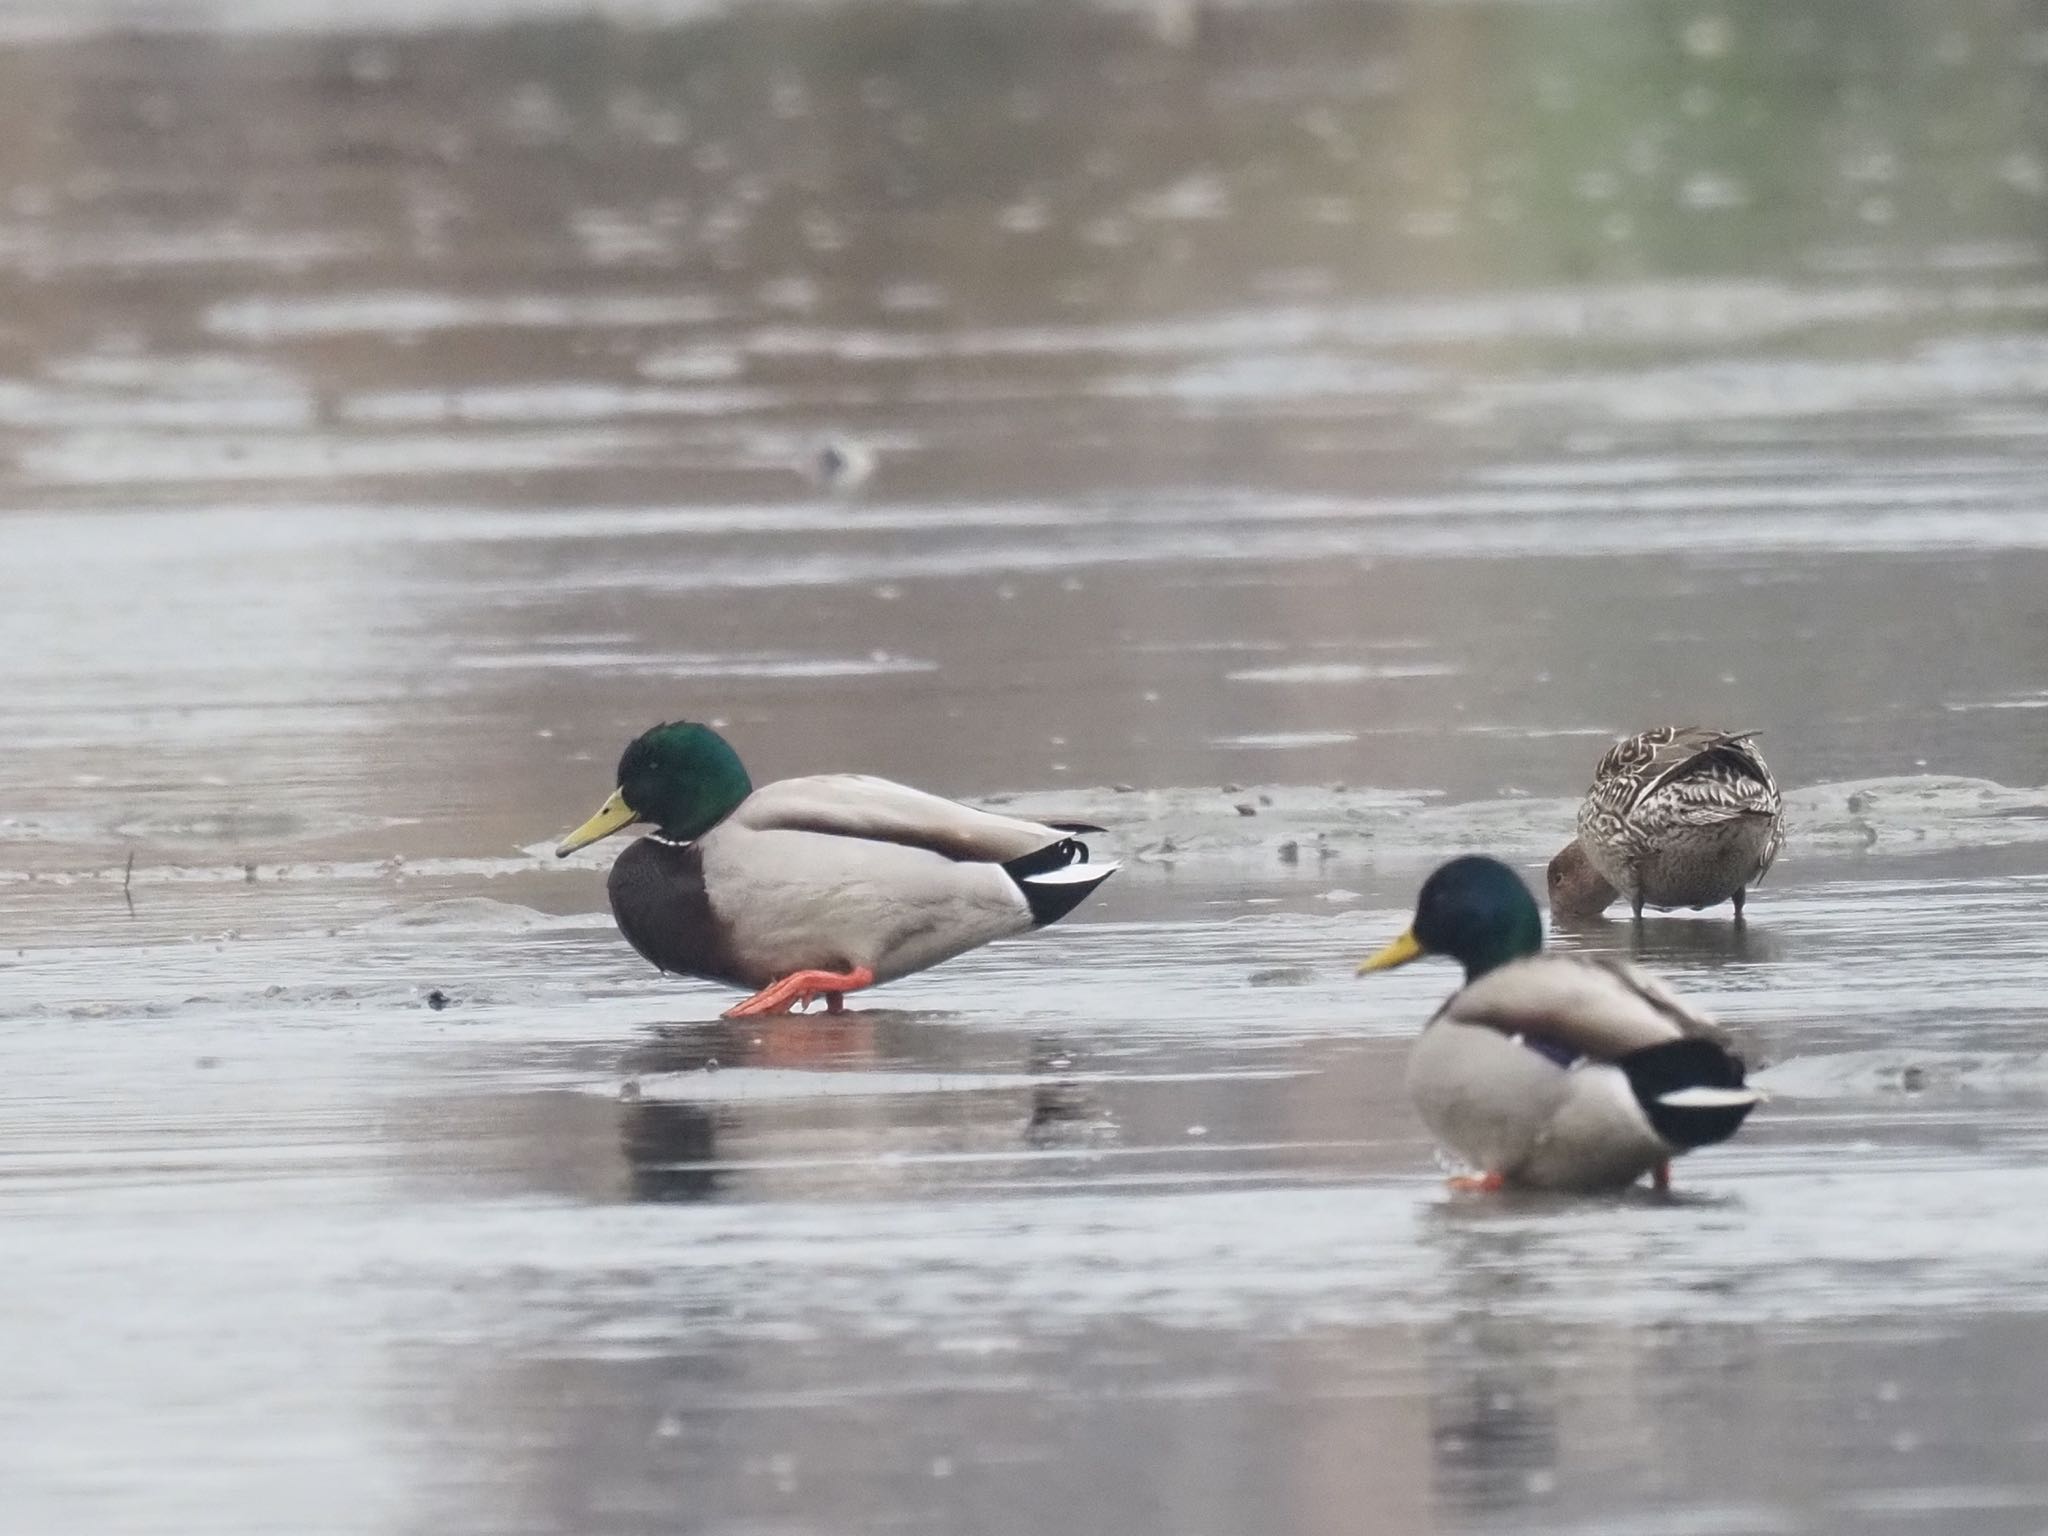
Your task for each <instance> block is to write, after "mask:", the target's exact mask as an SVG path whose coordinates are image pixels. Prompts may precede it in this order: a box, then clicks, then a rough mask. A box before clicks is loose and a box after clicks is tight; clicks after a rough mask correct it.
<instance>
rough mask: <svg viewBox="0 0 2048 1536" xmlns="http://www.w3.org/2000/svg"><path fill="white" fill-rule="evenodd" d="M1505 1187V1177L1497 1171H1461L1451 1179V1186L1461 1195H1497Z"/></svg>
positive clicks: (1506, 1182) (1506, 1183)
mask: <svg viewBox="0 0 2048 1536" xmlns="http://www.w3.org/2000/svg"><path fill="white" fill-rule="evenodd" d="M1507 1187H1508V1181H1507V1179H1506V1178H1505V1177H1503V1176H1502V1175H1500V1174H1498V1173H1476V1174H1475V1173H1461V1174H1459V1175H1458V1176H1457V1177H1456V1178H1454V1179H1452V1180H1451V1188H1453V1189H1455V1190H1456V1191H1457V1192H1458V1193H1459V1194H1461V1195H1497V1194H1499V1193H1500V1192H1501V1191H1502V1190H1504V1189H1506V1188H1507Z"/></svg>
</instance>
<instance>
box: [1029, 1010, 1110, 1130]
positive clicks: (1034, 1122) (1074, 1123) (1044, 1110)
mask: <svg viewBox="0 0 2048 1536" xmlns="http://www.w3.org/2000/svg"><path fill="white" fill-rule="evenodd" d="M1074 1063H1075V1053H1074V1051H1073V1050H1072V1049H1071V1048H1070V1047H1068V1046H1067V1045H1066V1044H1065V1042H1063V1041H1060V1040H1057V1039H1054V1038H1052V1037H1050V1036H1038V1037H1036V1038H1034V1039H1033V1040H1032V1042H1031V1046H1030V1049H1029V1050H1028V1051H1027V1052H1026V1053H1025V1058H1024V1071H1025V1073H1026V1075H1027V1076H1029V1077H1030V1078H1031V1079H1032V1086H1031V1108H1030V1113H1029V1115H1028V1116H1027V1117H1026V1119H1025V1122H1024V1144H1025V1145H1026V1146H1027V1147H1030V1148H1032V1149H1033V1150H1034V1151H1058V1150H1061V1149H1063V1148H1083V1147H1090V1146H1094V1145H1097V1144H1098V1143H1100V1142H1102V1141H1103V1140H1105V1139H1106V1138H1108V1137H1110V1136H1113V1135H1114V1134H1115V1131H1116V1125H1115V1122H1114V1121H1113V1120H1111V1119H1110V1117H1109V1113H1108V1111H1107V1110H1105V1109H1104V1108H1103V1106H1102V1102H1101V1098H1100V1096H1099V1095H1098V1094H1097V1093H1096V1092H1095V1091H1094V1089H1093V1087H1092V1086H1091V1085H1089V1084H1086V1083H1083V1082H1081V1081H1080V1080H1079V1079H1078V1078H1077V1077H1073V1076H1062V1075H1061V1074H1065V1073H1072V1072H1073V1071H1074Z"/></svg>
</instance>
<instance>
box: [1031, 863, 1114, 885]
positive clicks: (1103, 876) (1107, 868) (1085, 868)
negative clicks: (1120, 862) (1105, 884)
mask: <svg viewBox="0 0 2048 1536" xmlns="http://www.w3.org/2000/svg"><path fill="white" fill-rule="evenodd" d="M1118 867H1119V866H1117V865H1115V864H1063V865H1061V866H1060V867H1059V868H1058V869H1048V870H1047V871H1046V872H1045V873H1044V874H1042V875H1026V876H1025V877H1024V883H1025V884H1026V885H1083V884H1086V883H1087V882H1089V881H1091V880H1107V879H1108V878H1109V877H1110V876H1111V875H1113V874H1115V873H1116V872H1117V869H1118Z"/></svg>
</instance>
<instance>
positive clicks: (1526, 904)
mask: <svg viewBox="0 0 2048 1536" xmlns="http://www.w3.org/2000/svg"><path fill="white" fill-rule="evenodd" d="M1542 948H1543V914H1542V913H1541V912H1540V911H1538V910H1537V907H1536V898H1535V897H1534V896H1531V895H1530V894H1529V887H1528V886H1526V885H1524V884H1523V883H1522V877H1521V876H1520V875H1518V874H1516V873H1515V872H1514V871H1513V870H1512V869H1509V868H1508V867H1507V865H1505V864H1503V863H1501V861H1500V860H1499V859H1489V858H1487V857H1486V856H1485V855H1483V854H1476V853H1474V854H1467V855H1465V857H1463V858H1459V859H1453V860H1451V862H1450V863H1448V864H1445V865H1442V866H1441V867H1440V868H1438V870H1437V871H1436V873H1435V874H1433V875H1431V876H1430V877H1429V878H1428V879H1427V880H1425V881H1423V883H1422V894H1421V895H1420V896H1418V897H1417V898H1416V900H1415V921H1414V922H1413V923H1411V924H1409V927H1408V931H1407V932H1406V933H1404V934H1402V935H1401V937H1400V938H1398V939H1396V940H1394V942H1393V943H1391V944H1389V945H1388V946H1387V947H1386V948H1385V949H1383V950H1381V951H1380V952H1379V953H1378V954H1376V955H1374V956H1373V957H1372V958H1371V959H1370V960H1368V961H1366V962H1365V963H1364V964H1363V965H1361V966H1359V968H1358V970H1359V974H1360V975H1363V974H1364V973H1365V972H1367V971H1390V970H1392V969H1393V968H1394V967H1395V966H1397V965H1406V964H1407V963H1408V962H1409V961H1411V960H1420V959H1421V958H1422V957H1423V956H1424V955H1448V956H1450V957H1451V958H1452V959H1453V960H1456V961H1458V962H1459V963H1460V964H1461V965H1463V966H1464V967H1465V979H1466V980H1467V981H1475V980H1477V979H1478V978H1479V977H1481V976H1484V975H1485V974H1486V973H1487V972H1488V971H1491V970H1494V969H1497V968H1498V967H1500V966H1503V965H1506V964H1507V963H1508V962H1509V961H1510V960H1519V959H1521V958H1522V957H1523V956H1524V955H1533V954H1535V953H1537V952H1538V951H1539V950H1541V949H1542Z"/></svg>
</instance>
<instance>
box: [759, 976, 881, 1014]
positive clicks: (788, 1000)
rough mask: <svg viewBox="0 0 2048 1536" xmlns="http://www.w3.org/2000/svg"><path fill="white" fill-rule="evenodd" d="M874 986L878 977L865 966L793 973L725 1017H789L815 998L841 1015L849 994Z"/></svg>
mask: <svg viewBox="0 0 2048 1536" xmlns="http://www.w3.org/2000/svg"><path fill="white" fill-rule="evenodd" d="M874 984H875V973H874V972H873V971H871V970H869V969H868V968H867V967H866V966H864V965H857V966H855V967H853V969H852V970H848V971H792V972H790V974H789V975H787V976H785V977H783V978H782V979H781V980H780V981H777V982H774V983H772V984H770V985H769V986H766V987H763V988H762V989H761V990H760V991H758V992H756V993H755V994H754V995H753V996H752V997H750V998H747V999H746V1000H744V1001H743V1002H737V1003H734V1004H733V1005H732V1006H731V1007H730V1008H728V1009H726V1010H725V1014H724V1017H726V1018H728V1019H752V1018H759V1017H760V1016H761V1015H763V1014H770V1013H788V1012H790V1011H791V1010H792V1009H798V1008H803V1007H806V1006H808V1005H809V1003H810V1001H811V999H812V998H814V997H822V998H824V999H825V1008H826V1011H827V1012H830V1013H839V1012H842V1011H843V1010H844V1008H845V1006H846V1004H845V994H846V993H848V992H858V991H860V989H861V988H863V987H872V986H873V985H874Z"/></svg>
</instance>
